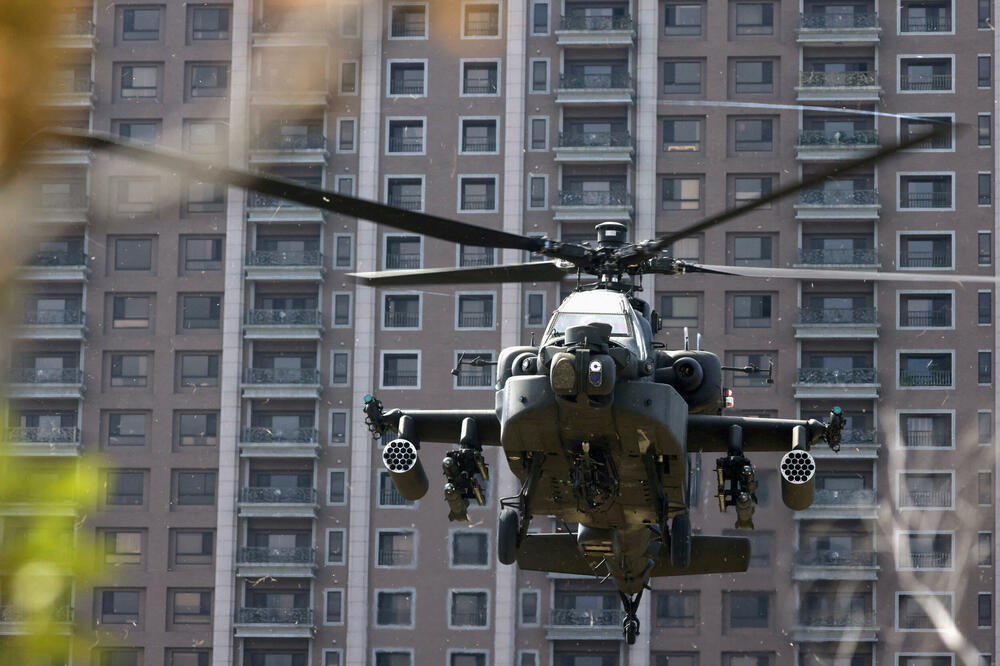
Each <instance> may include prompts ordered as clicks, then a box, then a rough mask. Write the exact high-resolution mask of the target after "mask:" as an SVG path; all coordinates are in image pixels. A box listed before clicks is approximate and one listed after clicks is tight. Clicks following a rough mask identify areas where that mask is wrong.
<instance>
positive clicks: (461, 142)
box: [458, 116, 502, 155]
mask: <svg viewBox="0 0 1000 666" xmlns="http://www.w3.org/2000/svg"><path fill="white" fill-rule="evenodd" d="M467 120H472V121H493V134H494V136H495V144H496V146H495V148H494V149H493V150H465V148H464V146H465V122H466V121H467ZM500 132H501V124H500V116H459V117H458V154H459V155H499V154H500V144H501V143H502V138H501V136H500Z"/></svg>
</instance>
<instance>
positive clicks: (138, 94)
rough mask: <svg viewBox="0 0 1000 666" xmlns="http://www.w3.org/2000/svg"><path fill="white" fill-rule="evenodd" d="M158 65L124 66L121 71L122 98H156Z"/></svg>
mask: <svg viewBox="0 0 1000 666" xmlns="http://www.w3.org/2000/svg"><path fill="white" fill-rule="evenodd" d="M158 78H159V74H158V69H157V67H156V65H123V66H122V70H121V96H122V97H123V98H125V99H136V98H144V97H156V92H157V80H158Z"/></svg>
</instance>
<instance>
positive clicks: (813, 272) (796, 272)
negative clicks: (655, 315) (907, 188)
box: [700, 265, 997, 284]
mask: <svg viewBox="0 0 1000 666" xmlns="http://www.w3.org/2000/svg"><path fill="white" fill-rule="evenodd" d="M700 267H701V268H707V269H709V270H710V271H711V272H724V273H729V274H730V275H740V276H742V277H752V278H779V279H787V280H845V281H847V280H874V281H882V282H949V283H955V282H971V283H976V284H987V283H994V282H996V281H997V278H996V277H995V276H993V275H953V274H950V273H910V272H904V271H894V272H890V271H855V270H836V269H824V268H763V267H759V266H712V265H705V266H700Z"/></svg>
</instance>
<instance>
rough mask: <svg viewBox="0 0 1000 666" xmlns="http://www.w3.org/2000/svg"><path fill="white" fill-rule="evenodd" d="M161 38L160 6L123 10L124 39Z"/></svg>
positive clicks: (144, 39) (143, 39) (151, 39)
mask: <svg viewBox="0 0 1000 666" xmlns="http://www.w3.org/2000/svg"><path fill="white" fill-rule="evenodd" d="M159 38H160V9H159V8H156V7H142V8H135V9H125V10H123V11H122V40H124V41H156V40H158V39H159Z"/></svg>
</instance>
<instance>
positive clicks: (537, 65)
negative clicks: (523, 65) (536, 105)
mask: <svg viewBox="0 0 1000 666" xmlns="http://www.w3.org/2000/svg"><path fill="white" fill-rule="evenodd" d="M548 90H549V61H548V60H532V61H531V92H537V93H544V92H548Z"/></svg>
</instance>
